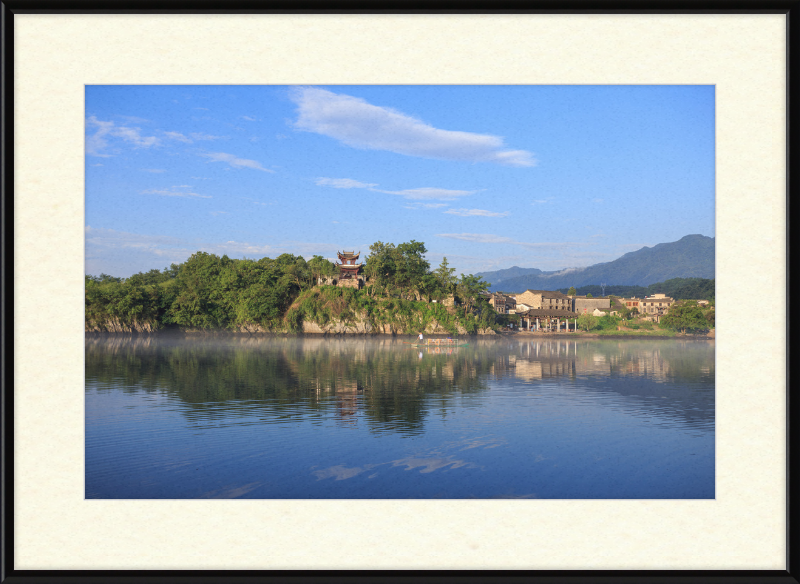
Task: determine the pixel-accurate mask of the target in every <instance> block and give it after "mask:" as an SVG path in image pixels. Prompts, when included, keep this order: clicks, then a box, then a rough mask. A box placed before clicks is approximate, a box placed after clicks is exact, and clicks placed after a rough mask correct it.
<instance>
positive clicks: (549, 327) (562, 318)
mask: <svg viewBox="0 0 800 584" xmlns="http://www.w3.org/2000/svg"><path fill="white" fill-rule="evenodd" d="M517 316H519V317H520V328H521V329H522V330H528V331H539V332H554V333H558V332H571V331H576V330H577V326H578V323H577V319H578V313H577V312H572V311H571V310H551V309H547V308H531V309H530V310H526V311H525V312H518V313H517Z"/></svg>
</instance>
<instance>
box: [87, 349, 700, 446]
mask: <svg viewBox="0 0 800 584" xmlns="http://www.w3.org/2000/svg"><path fill="white" fill-rule="evenodd" d="M86 376H87V381H88V382H89V384H91V385H92V386H93V387H96V388H97V389H100V390H102V389H103V388H112V387H115V388H122V390H123V391H125V392H137V391H145V392H148V393H152V394H154V395H166V396H169V397H177V398H178V399H179V400H180V401H181V402H183V403H184V404H186V405H187V406H190V407H189V408H188V409H182V410H181V411H182V413H183V414H184V415H185V416H186V417H187V418H188V419H189V420H190V421H192V422H193V423H195V424H198V425H208V424H212V425H213V424H217V423H235V421H236V418H237V417H246V418H248V420H249V421H252V418H253V417H254V416H256V417H259V416H260V417H262V418H270V419H275V420H280V421H285V422H291V421H292V420H293V419H299V418H304V417H309V416H310V417H312V418H313V417H314V416H315V415H317V416H318V417H319V419H322V418H323V417H327V415H328V414H329V413H330V411H331V410H333V411H335V414H336V418H337V419H338V421H339V423H340V424H342V425H345V426H347V425H353V426H355V425H357V424H358V422H359V419H361V418H362V417H363V418H364V419H365V420H366V421H367V423H368V424H369V425H370V427H371V429H372V430H373V431H377V432H387V431H390V432H391V431H397V432H401V433H405V434H411V435H413V434H415V433H418V432H419V431H421V430H422V428H423V424H424V419H425V416H426V415H427V414H428V413H429V412H430V411H431V410H432V409H437V410H440V411H441V410H445V411H446V410H447V408H448V407H450V406H451V405H452V402H453V400H454V399H455V398H456V397H458V398H459V399H469V398H470V397H471V396H479V395H480V394H482V393H483V392H486V391H487V390H488V389H489V387H490V383H491V382H493V381H496V380H503V379H506V378H511V379H515V380H517V381H519V382H524V383H526V384H531V385H537V384H543V383H545V382H548V381H553V380H557V379H558V378H567V380H571V381H572V382H573V384H574V386H575V387H576V388H579V390H580V391H582V392H612V393H616V394H618V395H621V396H626V397H628V398H631V399H638V403H637V408H644V409H648V408H649V409H655V410H657V411H658V413H659V414H661V415H676V416H682V417H684V418H686V419H688V420H705V421H706V422H710V423H713V412H714V400H713V384H714V345H713V342H703V341H673V340H669V341H656V340H644V341H638V342H637V341H630V340H626V341H615V340H610V341H604V340H600V341H598V340H592V341H574V340H567V341H558V340H545V341H523V342H506V341H497V340H485V341H484V340H479V341H472V342H470V343H469V345H468V346H462V347H450V348H447V347H430V348H426V349H423V350H422V351H420V350H419V349H418V348H415V347H411V346H409V345H408V344H406V343H404V342H403V341H402V340H398V339H393V338H377V339H375V338H353V339H349V338H347V339H345V338H281V337H269V338H263V337H261V338H253V337H229V338H223V339H215V338H207V337H201V338H197V339H190V340H185V339H178V338H167V337H159V336H150V337H132V338H131V337H113V336H112V337H101V338H89V339H87V340H86ZM582 380H591V381H592V383H582ZM604 380H608V381H609V383H604V382H603V381H604ZM698 389H705V390H707V391H701V392H698V391H697V390H698ZM654 398H658V399H657V400H655V399H654Z"/></svg>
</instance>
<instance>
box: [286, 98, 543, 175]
mask: <svg viewBox="0 0 800 584" xmlns="http://www.w3.org/2000/svg"><path fill="white" fill-rule="evenodd" d="M290 98H291V99H292V101H294V102H295V103H296V104H297V113H298V117H297V121H296V122H295V127H296V128H297V129H298V130H303V131H307V132H315V133H318V134H322V135H325V136H330V137H331V138H335V139H336V140H339V141H340V142H342V143H344V144H347V145H348V146H352V147H354V148H361V149H367V150H388V151H390V152H395V153H397V154H404V155H407V156H419V157H423V158H436V159H443V160H463V161H469V162H496V163H499V164H505V165H509V166H535V164H536V160H535V159H534V157H533V154H532V153H530V152H527V151H525V150H505V145H504V143H503V139H502V138H501V137H499V136H492V135H488V134H475V133H472V132H457V131H451V130H441V129H439V128H435V127H433V126H431V125H429V124H427V123H425V122H423V121H422V120H418V119H416V118H414V117H411V116H409V115H406V114H404V113H402V112H399V111H397V110H394V109H391V108H388V107H380V106H376V105H372V104H370V103H368V102H366V101H365V100H363V99H360V98H357V97H352V96H350V95H343V94H337V93H333V92H331V91H326V90H324V89H318V88H314V87H296V88H293V90H292V91H291V92H290Z"/></svg>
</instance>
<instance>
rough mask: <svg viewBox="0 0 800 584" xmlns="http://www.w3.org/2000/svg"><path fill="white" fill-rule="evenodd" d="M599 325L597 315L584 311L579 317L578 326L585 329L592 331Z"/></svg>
mask: <svg viewBox="0 0 800 584" xmlns="http://www.w3.org/2000/svg"><path fill="white" fill-rule="evenodd" d="M597 326H598V320H597V317H596V316H592V315H591V314H588V313H584V314H581V315H580V316H579V317H578V327H579V328H582V329H583V330H585V331H590V330H592V329H594V328H596V327H597Z"/></svg>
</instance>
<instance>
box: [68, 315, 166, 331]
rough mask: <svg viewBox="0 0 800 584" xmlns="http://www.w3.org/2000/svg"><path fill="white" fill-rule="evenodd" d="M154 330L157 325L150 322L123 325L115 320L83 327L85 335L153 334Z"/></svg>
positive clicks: (156, 328) (134, 322)
mask: <svg viewBox="0 0 800 584" xmlns="http://www.w3.org/2000/svg"><path fill="white" fill-rule="evenodd" d="M156 330H158V325H157V324H155V323H152V322H138V321H133V322H132V323H123V322H120V320H119V319H117V318H111V319H109V320H106V321H105V322H94V323H91V324H90V323H86V324H85V325H84V332H87V333H154V332H156Z"/></svg>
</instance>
